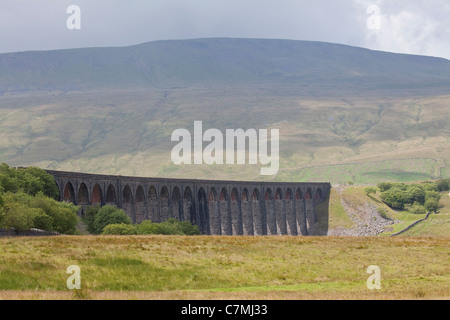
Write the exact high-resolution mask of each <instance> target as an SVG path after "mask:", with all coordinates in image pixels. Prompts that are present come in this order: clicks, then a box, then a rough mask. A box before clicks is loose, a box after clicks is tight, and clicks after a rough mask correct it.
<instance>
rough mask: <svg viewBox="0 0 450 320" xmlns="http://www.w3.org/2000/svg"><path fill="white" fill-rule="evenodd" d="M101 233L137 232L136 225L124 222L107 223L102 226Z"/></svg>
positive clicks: (123, 233)
mask: <svg viewBox="0 0 450 320" xmlns="http://www.w3.org/2000/svg"><path fill="white" fill-rule="evenodd" d="M102 234H103V235H133V234H137V231H136V227H135V226H133V225H130V224H125V223H116V224H109V225H107V226H106V227H104V228H103V231H102Z"/></svg>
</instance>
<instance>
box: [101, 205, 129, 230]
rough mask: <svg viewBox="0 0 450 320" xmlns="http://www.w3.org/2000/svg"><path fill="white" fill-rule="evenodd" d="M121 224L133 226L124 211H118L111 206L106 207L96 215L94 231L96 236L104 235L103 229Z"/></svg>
mask: <svg viewBox="0 0 450 320" xmlns="http://www.w3.org/2000/svg"><path fill="white" fill-rule="evenodd" d="M119 223H125V224H131V219H130V217H128V216H127V214H126V213H125V211H123V210H122V209H118V208H116V207H114V206H111V205H106V206H104V207H102V208H101V209H100V210H98V213H97V214H96V215H95V220H94V225H93V227H94V228H93V229H94V230H93V231H94V233H96V234H100V233H102V231H103V228H104V227H106V226H107V225H108V224H119Z"/></svg>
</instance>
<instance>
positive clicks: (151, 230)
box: [136, 220, 158, 234]
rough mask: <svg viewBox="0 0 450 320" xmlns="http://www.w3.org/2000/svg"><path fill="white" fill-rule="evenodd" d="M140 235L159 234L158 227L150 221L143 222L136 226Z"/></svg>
mask: <svg viewBox="0 0 450 320" xmlns="http://www.w3.org/2000/svg"><path fill="white" fill-rule="evenodd" d="M136 231H137V233H138V234H158V225H157V224H156V223H153V222H151V221H150V220H146V221H142V222H141V223H140V224H138V225H136Z"/></svg>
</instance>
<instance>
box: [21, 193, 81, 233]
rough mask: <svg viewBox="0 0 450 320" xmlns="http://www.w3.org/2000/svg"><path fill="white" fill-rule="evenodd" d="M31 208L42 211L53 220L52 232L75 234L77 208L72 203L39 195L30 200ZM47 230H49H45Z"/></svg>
mask: <svg viewBox="0 0 450 320" xmlns="http://www.w3.org/2000/svg"><path fill="white" fill-rule="evenodd" d="M30 207H32V208H39V209H42V210H43V211H44V212H45V214H46V215H48V216H49V217H51V218H52V220H53V227H52V230H49V231H56V232H59V233H63V234H74V233H75V232H76V225H77V222H78V216H77V207H76V206H75V205H73V204H72V203H65V202H58V201H56V200H54V199H50V198H48V197H46V196H44V195H43V194H42V193H38V194H37V195H36V197H34V198H32V199H31V200H30ZM44 230H47V229H44Z"/></svg>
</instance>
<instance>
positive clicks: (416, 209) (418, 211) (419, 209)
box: [409, 204, 427, 214]
mask: <svg viewBox="0 0 450 320" xmlns="http://www.w3.org/2000/svg"><path fill="white" fill-rule="evenodd" d="M409 212H411V213H413V214H426V213H427V209H425V207H424V206H422V205H420V204H415V205H413V206H412V207H411V209H409Z"/></svg>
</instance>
